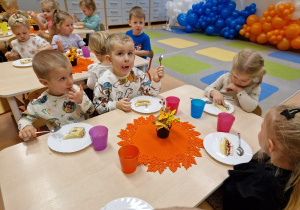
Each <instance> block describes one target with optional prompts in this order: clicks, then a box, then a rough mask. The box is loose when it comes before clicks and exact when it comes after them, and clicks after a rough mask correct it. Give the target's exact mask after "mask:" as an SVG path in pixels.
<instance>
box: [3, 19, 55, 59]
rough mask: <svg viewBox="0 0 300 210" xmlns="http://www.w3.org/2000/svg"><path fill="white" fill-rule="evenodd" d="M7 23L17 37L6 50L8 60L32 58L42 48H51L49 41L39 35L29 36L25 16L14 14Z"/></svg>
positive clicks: (28, 27)
mask: <svg viewBox="0 0 300 210" xmlns="http://www.w3.org/2000/svg"><path fill="white" fill-rule="evenodd" d="M8 24H9V25H10V26H11V30H12V32H13V33H14V35H15V36H16V37H17V39H15V40H13V41H12V42H11V45H12V50H11V51H10V52H6V54H5V56H6V57H7V58H8V59H9V60H17V59H20V58H33V56H34V55H35V54H36V53H37V52H39V51H42V50H52V46H51V45H50V43H48V42H47V41H45V40H44V39H43V38H41V37H39V36H30V34H29V31H30V25H29V22H28V20H27V18H26V17H24V16H23V15H18V14H14V15H12V16H11V17H10V18H9V20H8Z"/></svg>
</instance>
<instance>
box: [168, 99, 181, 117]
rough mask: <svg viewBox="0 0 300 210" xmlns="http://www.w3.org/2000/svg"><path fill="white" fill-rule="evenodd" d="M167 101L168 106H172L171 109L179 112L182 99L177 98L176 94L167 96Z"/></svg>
mask: <svg viewBox="0 0 300 210" xmlns="http://www.w3.org/2000/svg"><path fill="white" fill-rule="evenodd" d="M166 102H167V104H166V107H170V111H173V110H174V109H176V112H175V114H177V111H178V106H179V102H180V99H179V98H177V97H176V96H169V97H167V98H166Z"/></svg>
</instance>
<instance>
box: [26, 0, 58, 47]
mask: <svg viewBox="0 0 300 210" xmlns="http://www.w3.org/2000/svg"><path fill="white" fill-rule="evenodd" d="M41 8H42V12H43V18H44V19H45V20H46V21H45V22H44V21H42V19H41V18H39V17H38V16H37V15H36V14H35V13H34V12H33V11H28V14H29V15H30V16H31V18H32V19H33V20H34V21H35V22H36V24H37V25H38V26H39V28H40V29H41V30H40V31H39V32H38V35H39V36H40V37H43V38H45V39H47V40H49V42H51V37H52V36H53V35H54V34H57V32H56V31H55V30H54V28H53V13H54V11H55V10H60V7H59V3H58V2H57V1H56V0H42V1H41ZM46 29H48V32H49V33H45V31H43V30H46Z"/></svg>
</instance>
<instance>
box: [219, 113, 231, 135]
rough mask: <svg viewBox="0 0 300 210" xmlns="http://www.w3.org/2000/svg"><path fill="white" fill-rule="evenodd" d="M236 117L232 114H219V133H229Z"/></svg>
mask: <svg viewBox="0 0 300 210" xmlns="http://www.w3.org/2000/svg"><path fill="white" fill-rule="evenodd" d="M234 120H235V117H234V116H233V115H232V114H229V113H224V112H221V113H219V114H218V125H217V131H218V132H225V133H229V131H230V129H231V127H232V124H233V122H234Z"/></svg>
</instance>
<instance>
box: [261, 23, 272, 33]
mask: <svg viewBox="0 0 300 210" xmlns="http://www.w3.org/2000/svg"><path fill="white" fill-rule="evenodd" d="M263 30H264V32H269V31H272V30H273V27H272V24H271V23H263Z"/></svg>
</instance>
